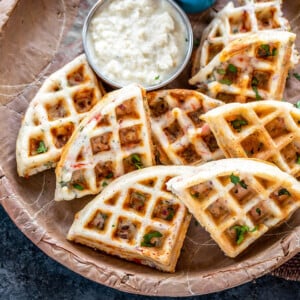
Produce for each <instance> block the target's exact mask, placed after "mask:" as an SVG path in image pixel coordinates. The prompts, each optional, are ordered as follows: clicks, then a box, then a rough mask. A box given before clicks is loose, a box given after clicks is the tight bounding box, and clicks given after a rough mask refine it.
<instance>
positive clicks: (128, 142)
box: [55, 85, 153, 200]
mask: <svg viewBox="0 0 300 300" xmlns="http://www.w3.org/2000/svg"><path fill="white" fill-rule="evenodd" d="M143 93H144V92H143V90H142V89H141V88H140V87H138V86H135V85H133V86H127V87H126V88H123V89H121V90H118V91H115V92H113V93H110V94H107V95H108V96H107V97H108V98H105V97H104V98H105V99H103V103H100V104H99V106H98V107H97V108H96V107H95V109H94V110H93V113H92V114H91V115H89V118H87V119H85V120H84V122H83V123H81V125H80V127H79V128H78V129H77V131H76V132H75V133H74V135H73V137H72V143H70V144H69V145H68V146H67V147H66V149H65V150H64V155H63V157H62V159H61V161H60V163H59V165H58V167H57V170H56V173H57V185H56V187H57V188H56V196H55V199H56V200H62V199H64V200H69V199H73V198H74V197H82V196H84V195H88V194H96V193H99V192H100V191H101V190H102V189H103V188H104V187H105V186H106V185H107V184H108V183H109V182H111V181H112V180H113V179H114V178H116V177H119V176H121V175H122V174H124V173H127V172H130V171H133V170H136V169H138V168H139V167H149V166H151V165H153V155H152V142H151V136H150V129H149V127H148V118H149V117H148V115H147V111H146V110H147V107H146V103H145V100H144V99H143V96H144V94H143ZM134 158H135V159H136V163H134Z"/></svg>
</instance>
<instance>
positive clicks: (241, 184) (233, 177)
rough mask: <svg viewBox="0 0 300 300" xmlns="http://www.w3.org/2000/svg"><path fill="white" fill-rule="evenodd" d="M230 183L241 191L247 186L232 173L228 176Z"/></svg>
mask: <svg viewBox="0 0 300 300" xmlns="http://www.w3.org/2000/svg"><path fill="white" fill-rule="evenodd" d="M230 181H231V182H232V183H233V184H234V185H237V184H239V185H240V186H241V187H242V188H243V189H245V190H246V189H247V187H248V185H247V184H246V183H245V181H244V180H241V179H240V177H239V176H235V175H234V174H233V173H232V174H231V175H230Z"/></svg>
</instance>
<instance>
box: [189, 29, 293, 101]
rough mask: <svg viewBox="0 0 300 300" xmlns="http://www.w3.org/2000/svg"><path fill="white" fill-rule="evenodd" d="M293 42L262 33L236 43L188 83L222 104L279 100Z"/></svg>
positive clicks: (283, 35) (290, 38) (282, 34)
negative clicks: (196, 86) (222, 102)
mask: <svg viewBox="0 0 300 300" xmlns="http://www.w3.org/2000/svg"><path fill="white" fill-rule="evenodd" d="M295 38H296V36H295V34H293V33H289V32H284V31H279V32H276V35H274V34H272V33H271V32H267V31H264V32H260V33H257V34H253V35H249V36H247V37H243V38H239V39H236V40H234V41H233V42H231V43H229V44H228V46H226V47H225V48H224V49H223V50H222V51H221V52H220V53H219V54H218V55H217V56H215V58H214V59H213V60H212V61H211V62H210V63H209V64H208V65H207V66H206V67H204V68H203V69H201V70H200V71H199V72H198V73H197V74H196V75H195V76H194V77H193V78H191V79H190V81H189V82H190V83H191V84H195V85H198V86H199V88H200V89H201V90H203V91H204V92H205V93H206V94H207V95H209V96H210V97H213V98H216V99H219V100H222V101H224V102H251V101H255V100H262V99H275V100H281V99H282V95H283V91H284V86H285V81H286V77H287V74H288V70H289V67H290V58H291V53H292V47H293V45H294V41H295Z"/></svg>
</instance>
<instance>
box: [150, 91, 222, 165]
mask: <svg viewBox="0 0 300 300" xmlns="http://www.w3.org/2000/svg"><path fill="white" fill-rule="evenodd" d="M147 99H148V104H149V108H150V120H151V129H152V135H153V138H154V141H155V144H156V146H157V150H158V153H159V161H160V162H161V163H163V164H176V165H181V164H183V165H187V164H195V163H199V162H203V161H210V160H215V159H219V158H222V157H223V153H222V151H221V150H220V149H219V147H218V145H217V143H216V140H215V138H214V136H213V134H212V133H211V132H210V130H209V127H208V126H207V124H205V123H204V122H203V121H201V120H200V116H201V115H202V114H204V113H205V112H207V111H209V110H211V109H213V108H215V107H217V106H219V105H222V104H223V103H222V102H221V101H217V100H214V99H211V98H209V97H207V96H205V95H203V94H201V93H199V92H197V91H192V90H184V89H173V90H161V91H155V92H151V93H147Z"/></svg>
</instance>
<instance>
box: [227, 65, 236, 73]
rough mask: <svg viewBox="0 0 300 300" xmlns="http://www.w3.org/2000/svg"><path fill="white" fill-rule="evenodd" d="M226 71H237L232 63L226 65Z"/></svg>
mask: <svg viewBox="0 0 300 300" xmlns="http://www.w3.org/2000/svg"><path fill="white" fill-rule="evenodd" d="M228 71H229V72H231V73H236V72H237V67H236V66H235V65H233V64H229V65H228Z"/></svg>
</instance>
